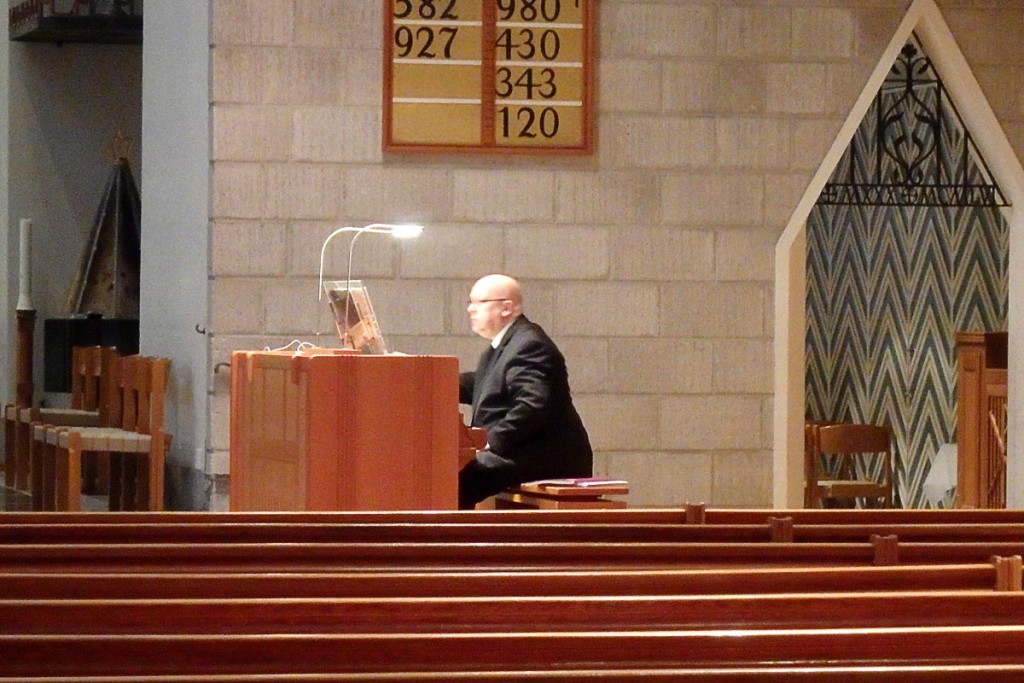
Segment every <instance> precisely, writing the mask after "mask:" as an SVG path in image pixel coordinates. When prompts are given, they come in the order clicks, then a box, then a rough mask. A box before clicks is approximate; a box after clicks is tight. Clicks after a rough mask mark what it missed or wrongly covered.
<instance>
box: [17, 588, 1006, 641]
mask: <svg viewBox="0 0 1024 683" xmlns="http://www.w3.org/2000/svg"><path fill="white" fill-rule="evenodd" d="M0 613H2V614H4V620H3V623H2V624H0V633H2V634H50V635H55V634H60V635H65V634H111V633H118V634H151V635H152V634H273V633H319V634H328V633H398V634H400V633H435V632H441V633H484V632H496V633H503V632H513V631H514V632H535V631H537V632H546V631H590V630H600V631H665V630H707V629H741V630H742V629H747V628H758V629H778V630H783V629H795V628H799V629H809V628H817V629H825V628H827V629H839V628H882V627H886V628H903V627H920V626H994V625H1007V626H1013V625H1016V624H1020V623H1021V615H1022V614H1024V592H1021V591H1018V592H1013V593H997V592H995V591H910V592H873V593H850V592H838V593H831V592H830V593H799V594H790V593H786V594H778V593H776V594H765V595H714V596H707V595H658V596H649V595H633V596H629V599H623V597H622V596H619V595H593V596H543V597H541V596H532V597H527V596H522V595H517V596H506V597H475V598H466V597H458V598H455V597H433V598H395V597H388V598H379V597H375V598H263V599H261V600H259V601H254V600H250V599H238V598H207V599H201V600H200V599H173V600H148V599H146V600H142V599H135V598H131V599H116V600H0Z"/></svg>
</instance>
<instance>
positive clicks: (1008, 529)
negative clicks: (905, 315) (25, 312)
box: [0, 517, 1024, 545]
mask: <svg viewBox="0 0 1024 683" xmlns="http://www.w3.org/2000/svg"><path fill="white" fill-rule="evenodd" d="M325 520H326V521H308V522H294V523H283V522H272V521H265V522H247V521H240V522H208V521H206V520H205V519H203V518H201V517H200V518H197V519H195V520H193V521H187V522H168V521H160V520H157V519H149V520H147V521H135V522H127V523H114V522H101V523H93V522H91V521H83V522H77V523H74V524H66V523H63V522H52V523H51V522H47V521H40V520H37V521H33V522H17V523H3V522H2V521H0V545H3V544H11V543H15V544H17V543H48V544H52V543H68V544H78V543H207V542H215V543H252V542H263V543H271V542H288V543H296V542H303V543H320V542H323V543H328V542H333V543H338V542H363V543H371V542H376V543H396V542H402V543H410V542H432V543H442V542H537V543H539V542H549V541H565V542H569V541H573V542H582V541H591V542H638V543H639V542H661V543H668V542H719V543H723V542H750V543H753V542H789V543H793V542H795V543H805V542H819V543H831V542H848V541H869V540H870V539H871V537H872V536H896V537H897V538H898V539H899V540H901V541H919V542H924V541H935V542H957V541H963V542H966V541H1006V542H1010V541H1021V540H1024V524H1014V523H1006V524H1003V523H992V524H926V523H921V524H861V525H857V524H794V523H793V520H792V518H790V517H781V518H769V520H768V523H762V524H670V523H628V522H626V523H620V524H612V523H599V522H574V521H569V522H555V523H541V522H532V523H529V524H520V523H518V522H512V521H501V522H494V523H491V524H486V525H485V524H479V523H476V522H464V521H444V522H436V523H430V522H422V521H414V522H354V523H343V522H336V521H331V518H325Z"/></svg>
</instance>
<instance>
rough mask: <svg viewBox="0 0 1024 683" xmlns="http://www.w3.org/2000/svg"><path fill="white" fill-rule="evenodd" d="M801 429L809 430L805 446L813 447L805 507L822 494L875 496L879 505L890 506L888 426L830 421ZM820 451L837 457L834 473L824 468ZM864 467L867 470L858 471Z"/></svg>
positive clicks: (813, 504) (823, 496)
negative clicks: (807, 442) (808, 443)
mask: <svg viewBox="0 0 1024 683" xmlns="http://www.w3.org/2000/svg"><path fill="white" fill-rule="evenodd" d="M805 429H810V430H811V431H812V432H813V433H812V434H810V439H811V441H810V446H809V447H810V448H812V449H813V450H814V453H813V454H811V457H810V458H808V460H809V463H808V464H807V473H808V480H807V488H806V491H807V502H808V507H820V506H821V503H822V501H823V500H824V499H826V498H829V499H856V498H865V499H879V500H880V501H881V503H882V506H883V507H886V508H891V507H892V506H893V462H894V460H895V457H896V456H895V449H894V448H893V444H892V432H891V430H890V429H889V428H888V427H883V426H876V425H865V424H833V425H809V426H808V427H807V428H805ZM822 455H834V456H837V457H838V459H839V462H838V470H837V473H836V475H835V476H834V477H833V476H831V475H828V474H826V473H825V472H824V468H823V465H822V458H821V457H820V456H822ZM858 460H859V462H858ZM879 460H880V462H879ZM864 471H866V472H868V473H871V474H862V472H864Z"/></svg>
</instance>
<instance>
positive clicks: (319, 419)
mask: <svg viewBox="0 0 1024 683" xmlns="http://www.w3.org/2000/svg"><path fill="white" fill-rule="evenodd" d="M460 425H461V418H460V417H459V367H458V359H457V358H455V357H454V356H403V355H364V354H361V353H356V352H351V351H339V350H331V349H320V350H317V351H315V352H312V353H306V354H296V353H294V352H291V351H286V352H281V351H262V352H261V351H235V352H234V353H233V354H232V355H231V509H232V510H243V511H250V510H272V511H276V510H454V509H456V508H457V507H458V468H459V460H460V429H461V427H460ZM469 451H470V453H471V454H472V453H475V449H474V448H473V447H470V448H469ZM470 457H471V456H470Z"/></svg>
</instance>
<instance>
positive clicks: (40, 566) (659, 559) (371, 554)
mask: <svg viewBox="0 0 1024 683" xmlns="http://www.w3.org/2000/svg"><path fill="white" fill-rule="evenodd" d="M1014 555H1024V542H962V543H932V542H921V543H918V542H905V543H904V542H897V540H896V538H895V537H892V536H888V537H878V536H876V537H874V538H872V540H871V541H870V542H849V543H763V542H762V543H744V542H735V543H717V542H693V543H686V542H683V543H659V542H651V543H617V542H579V543H573V542H559V541H551V542H544V543H534V542H510V543H489V542H466V543H462V542H450V543H199V544H193V543H177V544H176V543H125V544H112V543H111V544H85V543H82V544H5V545H0V572H8V571H15V572H19V571H61V572H64V571H106V572H124V571H146V572H204V571H206V572H209V571H243V572H244V571H335V572H337V571H351V570H371V569H372V570H375V571H408V570H414V569H415V570H422V571H429V570H439V571H445V570H466V571H468V570H492V571H493V570H508V571H522V570H541V569H574V568H580V567H588V568H595V569H596V568H619V569H670V568H680V569H681V568H687V567H692V568H701V567H708V568H715V567H717V568H726V567H744V566H749V567H754V566H779V567H782V566H844V565H872V564H874V565H896V564H962V563H972V562H984V561H986V560H988V559H989V558H990V557H993V556H999V557H1010V556H1014Z"/></svg>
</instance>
